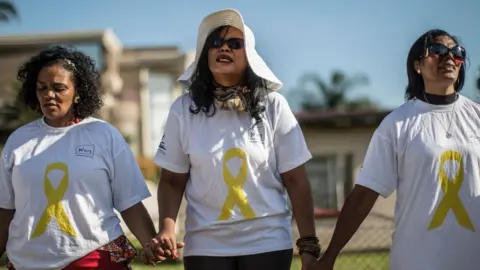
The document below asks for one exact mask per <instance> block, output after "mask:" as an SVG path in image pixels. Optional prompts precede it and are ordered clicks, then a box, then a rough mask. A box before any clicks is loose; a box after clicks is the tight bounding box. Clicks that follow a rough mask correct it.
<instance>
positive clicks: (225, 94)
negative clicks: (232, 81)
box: [213, 85, 250, 112]
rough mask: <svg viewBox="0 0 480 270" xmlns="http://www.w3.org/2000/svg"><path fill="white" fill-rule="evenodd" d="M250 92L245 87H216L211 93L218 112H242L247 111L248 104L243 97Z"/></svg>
mask: <svg viewBox="0 0 480 270" xmlns="http://www.w3.org/2000/svg"><path fill="white" fill-rule="evenodd" d="M248 92H250V90H249V89H248V88H247V87H246V86H238V85H236V86H231V87H222V86H219V85H216V88H215V90H214V91H213V95H214V101H215V106H216V107H217V108H218V109H220V110H230V111H237V112H243V111H246V112H248V111H249V107H250V106H249V104H248V102H247V98H246V96H245V94H246V93H248Z"/></svg>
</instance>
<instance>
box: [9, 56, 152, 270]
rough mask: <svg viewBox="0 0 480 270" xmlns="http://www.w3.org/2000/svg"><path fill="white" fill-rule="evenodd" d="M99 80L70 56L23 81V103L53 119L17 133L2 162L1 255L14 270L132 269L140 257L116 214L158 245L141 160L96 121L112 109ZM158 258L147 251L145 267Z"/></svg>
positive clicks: (40, 59) (35, 61)
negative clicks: (103, 109)
mask: <svg viewBox="0 0 480 270" xmlns="http://www.w3.org/2000/svg"><path fill="white" fill-rule="evenodd" d="M98 78H99V75H98V73H97V71H96V70H95V65H94V62H93V61H92V60H91V59H90V58H89V57H88V56H86V55H84V54H83V53H81V52H78V51H75V50H73V49H69V48H65V47H53V48H51V49H47V50H45V51H42V52H41V53H40V54H38V55H36V56H34V57H32V58H31V59H30V60H29V61H28V62H26V63H25V64H24V65H23V66H22V67H21V68H20V70H19V72H18V79H19V80H20V82H21V83H22V88H21V91H20V95H19V98H20V99H21V100H22V101H23V102H24V103H25V104H26V105H28V106H29V107H30V108H32V109H33V110H35V111H37V112H39V113H41V114H42V115H43V117H41V118H40V119H38V120H36V121H33V122H31V123H29V124H26V125H24V126H22V127H20V128H18V129H17V130H15V131H14V132H13V133H12V134H11V135H10V137H9V138H8V140H7V142H6V144H5V147H4V149H3V153H2V156H1V159H0V255H2V254H3V253H4V252H5V250H6V251H7V255H8V258H9V268H10V269H18V270H37V269H38V270H47V269H68V270H73V269H93V268H95V269H112V270H115V269H129V262H130V261H131V260H132V259H133V258H134V257H135V254H136V251H135V249H134V248H133V246H132V245H131V244H130V242H129V241H128V240H127V238H126V237H125V236H124V233H123V231H122V229H121V227H120V220H119V219H118V217H117V216H116V214H115V212H114V209H116V210H117V211H118V212H120V213H121V216H122V218H123V219H124V221H125V223H126V224H127V226H128V227H129V229H130V230H131V231H132V232H133V234H134V235H135V236H136V237H137V239H139V240H140V242H141V243H147V242H149V241H150V240H151V239H152V237H154V236H155V228H154V225H153V222H152V220H151V218H150V216H149V214H148V212H147V211H146V209H145V207H144V206H143V204H142V200H143V199H145V198H147V197H149V196H150V193H149V191H148V189H147V187H146V184H145V180H144V178H143V176H142V173H141V171H140V169H139V167H138V166H136V165H135V164H136V161H135V157H134V156H133V153H132V152H131V150H130V148H129V146H128V144H127V143H126V142H125V140H124V139H123V137H122V136H121V135H120V133H119V132H118V131H117V129H115V128H114V127H113V126H111V125H110V124H108V123H106V122H104V121H101V120H99V119H96V118H94V117H92V115H94V114H95V113H96V112H97V111H98V110H99V109H100V108H101V106H102V93H101V91H100V88H99V85H98ZM7 240H8V241H7ZM152 256H153V253H152V252H151V249H149V248H147V249H146V254H145V258H144V260H146V261H148V262H150V263H152V262H154V261H155V259H153V257H152Z"/></svg>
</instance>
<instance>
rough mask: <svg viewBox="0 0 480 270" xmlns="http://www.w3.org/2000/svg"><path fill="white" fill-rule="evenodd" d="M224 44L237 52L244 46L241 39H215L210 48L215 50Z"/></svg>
mask: <svg viewBox="0 0 480 270" xmlns="http://www.w3.org/2000/svg"><path fill="white" fill-rule="evenodd" d="M225 43H226V44H227V46H228V47H229V48H230V49H232V50H238V49H241V48H243V47H244V46H245V41H244V40H243V38H229V39H223V38H216V39H215V40H213V43H212V48H215V49H218V48H221V47H222V46H223V44H225Z"/></svg>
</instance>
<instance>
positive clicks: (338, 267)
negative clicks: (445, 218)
mask: <svg viewBox="0 0 480 270" xmlns="http://www.w3.org/2000/svg"><path fill="white" fill-rule="evenodd" d="M132 268H133V269H134V270H146V269H152V267H151V266H148V265H144V264H142V263H141V262H135V263H134V264H133V265H132ZM155 268H157V269H163V270H182V269H183V265H182V264H181V263H175V264H174V263H164V264H162V263H160V264H157V266H156V267H155ZM290 269H292V270H300V258H297V257H296V258H294V259H293V263H292V267H291V268H290ZM387 269H388V253H365V254H349V255H341V256H340V257H339V258H338V260H337V262H336V264H335V270H387Z"/></svg>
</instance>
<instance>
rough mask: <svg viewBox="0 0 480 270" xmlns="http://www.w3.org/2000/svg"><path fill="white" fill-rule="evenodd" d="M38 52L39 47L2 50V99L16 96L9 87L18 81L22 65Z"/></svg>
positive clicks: (0, 76)
mask: <svg viewBox="0 0 480 270" xmlns="http://www.w3.org/2000/svg"><path fill="white" fill-rule="evenodd" d="M38 52H39V50H38V49H37V50H35V49H31V50H15V51H12V50H8V51H0V100H2V99H4V100H5V99H11V98H14V97H13V96H12V95H11V93H10V92H9V91H8V88H9V87H10V86H11V84H12V82H13V81H16V79H17V71H18V69H19V68H20V66H21V65H22V64H23V63H24V62H26V61H27V60H28V59H29V58H30V57H31V56H32V55H34V54H36V53H38Z"/></svg>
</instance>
